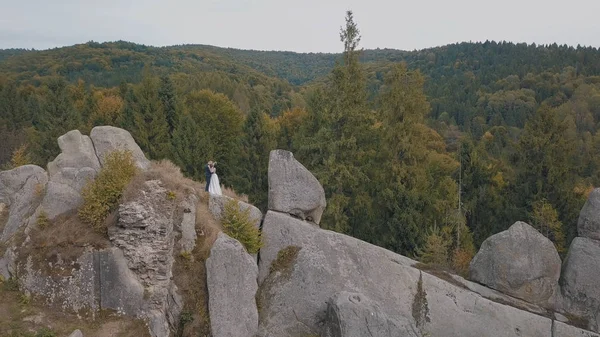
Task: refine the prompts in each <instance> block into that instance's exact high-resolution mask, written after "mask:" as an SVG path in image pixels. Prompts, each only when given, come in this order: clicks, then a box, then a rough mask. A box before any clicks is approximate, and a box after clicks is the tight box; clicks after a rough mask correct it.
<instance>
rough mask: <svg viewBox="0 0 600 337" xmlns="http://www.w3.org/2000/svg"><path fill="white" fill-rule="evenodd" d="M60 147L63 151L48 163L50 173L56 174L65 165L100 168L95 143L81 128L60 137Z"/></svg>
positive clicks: (96, 169) (51, 174)
mask: <svg viewBox="0 0 600 337" xmlns="http://www.w3.org/2000/svg"><path fill="white" fill-rule="evenodd" d="M58 147H59V148H60V151H61V153H60V154H59V155H58V156H57V157H56V158H55V159H54V160H53V161H51V162H50V163H48V174H49V175H50V176H53V175H55V174H56V173H58V171H60V169H62V168H65V167H77V168H80V167H89V168H91V169H93V170H95V171H98V170H99V169H100V162H99V161H98V157H97V156H96V150H95V149H94V144H92V140H91V139H90V137H88V136H84V135H82V134H81V132H79V130H72V131H69V132H67V133H65V134H64V135H62V136H60V137H58Z"/></svg>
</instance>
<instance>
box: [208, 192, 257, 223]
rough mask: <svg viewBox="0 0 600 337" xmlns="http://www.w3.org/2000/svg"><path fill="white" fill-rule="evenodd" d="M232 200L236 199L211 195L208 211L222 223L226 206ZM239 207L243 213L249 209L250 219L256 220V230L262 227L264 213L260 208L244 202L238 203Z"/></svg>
mask: <svg viewBox="0 0 600 337" xmlns="http://www.w3.org/2000/svg"><path fill="white" fill-rule="evenodd" d="M230 200H234V199H233V198H231V197H228V196H226V195H215V194H212V193H211V194H210V196H209V199H208V209H209V210H210V212H211V214H212V215H213V217H214V218H215V219H216V220H217V221H220V220H221V218H222V217H223V213H224V212H225V204H226V203H227V202H229V201H230ZM238 207H239V209H240V210H241V211H245V210H248V209H249V210H250V217H251V218H252V219H255V220H256V222H255V226H256V228H258V227H259V226H260V222H261V221H262V212H261V211H260V210H259V209H258V208H256V207H255V206H253V205H250V204H247V203H245V202H242V201H238Z"/></svg>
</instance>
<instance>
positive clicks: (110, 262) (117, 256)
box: [98, 248, 144, 316]
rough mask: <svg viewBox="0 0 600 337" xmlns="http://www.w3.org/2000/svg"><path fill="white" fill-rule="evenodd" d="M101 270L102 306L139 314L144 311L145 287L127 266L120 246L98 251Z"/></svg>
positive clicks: (133, 314)
mask: <svg viewBox="0 0 600 337" xmlns="http://www.w3.org/2000/svg"><path fill="white" fill-rule="evenodd" d="M98 261H99V262H98V263H99V270H100V275H99V276H100V277H99V280H100V307H101V308H103V309H113V310H115V311H117V312H118V313H121V314H125V315H131V316H137V315H139V314H141V313H142V310H143V302H144V287H143V286H142V284H141V283H140V282H139V281H138V279H137V277H136V275H135V274H134V273H133V272H132V271H131V270H129V268H128V267H127V260H126V259H125V257H124V256H123V252H121V250H120V249H118V248H111V249H107V250H103V251H100V252H98Z"/></svg>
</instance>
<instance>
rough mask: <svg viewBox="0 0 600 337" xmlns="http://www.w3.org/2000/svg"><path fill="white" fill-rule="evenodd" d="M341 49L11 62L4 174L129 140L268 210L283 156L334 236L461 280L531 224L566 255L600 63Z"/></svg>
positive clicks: (524, 48)
mask: <svg viewBox="0 0 600 337" xmlns="http://www.w3.org/2000/svg"><path fill="white" fill-rule="evenodd" d="M332 33H333V32H332ZM340 38H341V45H340V50H341V51H342V53H341V54H297V53H288V52H260V51H242V50H235V49H223V48H217V47H211V46H199V45H187V46H173V47H166V48H155V47H148V46H143V45H137V44H133V43H128V42H122V41H120V42H111V43H102V44H100V43H95V42H89V43H86V44H81V45H76V46H72V47H65V48H57V49H53V50H47V51H29V50H0V166H1V167H2V168H10V167H14V166H15V165H21V164H24V163H27V162H33V163H36V164H39V165H42V166H45V165H46V163H47V162H48V161H49V160H52V158H54V157H55V156H56V155H57V154H58V152H59V149H58V146H57V143H56V138H58V137H59V136H60V135H62V134H64V133H65V132H66V131H69V130H71V129H79V130H81V131H82V132H84V133H88V132H89V130H90V129H91V128H92V127H93V126H96V125H115V126H119V127H123V128H125V129H127V130H129V131H130V132H131V133H132V135H133V137H134V138H135V139H136V141H137V142H138V144H139V145H140V146H141V148H142V149H143V150H144V151H145V153H146V154H147V155H148V156H149V157H151V158H153V159H162V158H167V159H170V160H172V161H174V162H175V163H177V164H178V165H179V166H180V167H181V168H182V170H183V172H184V173H185V174H186V175H188V176H190V177H193V178H195V179H199V180H201V179H203V175H204V174H203V166H204V164H205V163H206V161H208V160H209V159H211V160H215V161H217V162H218V164H217V167H218V170H219V173H220V177H221V180H222V182H223V183H224V184H225V185H227V186H233V187H234V188H235V189H236V190H238V192H242V193H246V194H248V195H249V199H250V201H251V202H253V203H255V204H256V205H258V206H259V207H261V208H265V207H266V205H267V189H268V181H267V167H268V154H269V151H271V150H272V149H275V148H284V149H288V150H291V151H293V152H294V153H295V155H296V157H297V158H298V159H299V160H300V161H301V162H302V163H303V164H304V165H305V166H306V167H307V168H308V169H309V170H311V171H312V172H314V174H315V175H316V176H317V178H318V179H319V180H320V182H321V183H322V184H323V186H324V189H325V192H326V196H327V200H328V207H327V209H326V212H325V214H324V217H323V226H324V227H326V228H329V229H333V230H336V231H340V232H343V233H347V234H350V235H353V236H355V237H358V238H360V239H363V240H366V241H369V242H372V243H375V244H377V245H380V246H383V247H386V248H389V249H392V250H395V251H397V252H400V253H403V254H407V255H415V254H420V255H422V256H423V258H424V259H425V260H428V259H433V260H435V263H436V264H447V265H448V266H451V267H454V268H456V270H458V271H464V270H465V266H468V261H469V260H470V258H471V257H472V254H473V253H474V248H475V247H476V246H478V245H479V244H481V242H482V241H483V240H485V239H486V238H487V237H489V236H490V235H492V234H494V233H497V232H499V231H501V230H504V229H506V228H508V227H509V226H510V225H511V224H512V223H513V222H514V221H517V220H525V221H528V222H530V223H531V224H532V225H534V226H535V227H536V228H538V230H540V232H542V233H543V234H544V235H546V236H548V237H549V238H550V239H551V240H552V241H553V242H554V243H555V244H556V246H557V247H558V248H559V250H560V251H561V253H565V249H567V248H568V245H569V243H570V241H571V240H572V238H573V237H574V236H575V235H576V223H577V215H578V212H579V210H580V209H581V206H582V205H583V203H584V201H585V198H586V197H587V195H588V193H589V191H590V190H591V188H592V187H594V186H599V185H600V157H599V156H598V153H599V152H600V133H599V132H598V129H599V127H600V52H599V51H598V50H597V49H595V48H589V47H580V46H578V47H577V48H573V47H568V46H558V45H556V44H553V45H540V46H538V45H527V44H513V43H507V42H493V41H492V42H490V41H486V42H484V43H461V44H453V45H448V46H444V47H438V48H432V49H426V50H421V51H413V52H404V51H397V50H388V49H383V50H381V49H378V50H361V49H360V30H359V28H358V24H357V23H356V22H355V21H354V17H353V15H352V12H348V13H346V20H345V24H344V26H342V27H341V32H340ZM440 242H441V243H440Z"/></svg>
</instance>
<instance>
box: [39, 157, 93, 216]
mask: <svg viewBox="0 0 600 337" xmlns="http://www.w3.org/2000/svg"><path fill="white" fill-rule="evenodd" d="M97 173H98V172H97V171H96V170H95V169H93V168H91V167H81V168H75V167H64V168H61V169H60V170H59V171H58V172H56V173H55V174H54V175H53V176H51V177H50V181H48V187H47V189H46V194H45V196H44V200H43V201H42V204H41V205H40V209H39V210H38V211H37V214H36V215H39V214H41V212H44V213H45V215H46V216H47V217H48V219H50V220H54V219H55V218H57V217H58V216H60V215H62V214H65V213H69V212H72V211H75V210H77V209H78V208H79V207H81V205H83V197H82V195H81V192H82V191H83V188H84V187H85V185H86V184H87V183H88V182H89V181H92V180H94V178H95V177H96V174H97Z"/></svg>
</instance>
